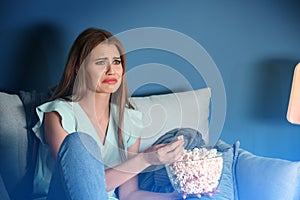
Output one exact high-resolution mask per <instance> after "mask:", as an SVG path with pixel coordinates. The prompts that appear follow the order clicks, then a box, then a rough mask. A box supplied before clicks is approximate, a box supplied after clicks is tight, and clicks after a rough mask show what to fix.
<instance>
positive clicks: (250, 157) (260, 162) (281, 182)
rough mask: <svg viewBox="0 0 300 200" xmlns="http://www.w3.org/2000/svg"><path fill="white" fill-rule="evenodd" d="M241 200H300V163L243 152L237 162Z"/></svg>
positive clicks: (241, 151)
mask: <svg viewBox="0 0 300 200" xmlns="http://www.w3.org/2000/svg"><path fill="white" fill-rule="evenodd" d="M236 182H237V188H238V195H239V199H241V200H248V199H249V200H253V199H255V200H260V199H261V200H266V199H289V200H299V199H300V162H292V161H287V160H283V159H275V158H266V157H261V156H256V155H254V154H252V153H250V152H248V151H245V150H240V154H239V156H238V160H237V163H236Z"/></svg>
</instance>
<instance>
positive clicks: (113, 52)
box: [91, 43, 120, 58]
mask: <svg viewBox="0 0 300 200" xmlns="http://www.w3.org/2000/svg"><path fill="white" fill-rule="evenodd" d="M91 57H92V58H102V57H104V58H106V57H108V58H109V57H120V53H119V50H118V48H117V47H116V45H114V44H108V43H100V44H98V45H97V46H96V47H95V48H94V49H93V50H92V52H91Z"/></svg>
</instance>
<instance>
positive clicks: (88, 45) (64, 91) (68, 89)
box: [51, 28, 133, 160]
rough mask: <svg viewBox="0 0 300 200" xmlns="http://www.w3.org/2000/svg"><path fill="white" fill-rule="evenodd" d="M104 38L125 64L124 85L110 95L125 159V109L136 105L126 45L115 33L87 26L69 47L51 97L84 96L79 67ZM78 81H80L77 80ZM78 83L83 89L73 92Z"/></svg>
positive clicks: (119, 145)
mask: <svg viewBox="0 0 300 200" xmlns="http://www.w3.org/2000/svg"><path fill="white" fill-rule="evenodd" d="M102 42H107V43H109V44H113V45H115V46H116V47H117V49H118V51H119V53H120V58H121V63H122V66H123V78H122V82H121V85H120V87H119V88H118V90H117V91H116V92H115V93H114V95H113V96H112V97H111V99H110V101H111V102H112V103H114V104H115V105H117V107H118V110H119V120H118V132H117V137H118V147H119V153H120V157H121V159H122V160H124V159H126V154H125V145H124V140H123V134H122V127H123V119H124V109H125V107H128V108H132V109H133V107H132V105H131V104H130V102H129V100H128V89H127V82H126V74H125V72H126V56H125V52H124V48H123V45H122V44H121V42H120V41H119V40H118V39H117V38H116V37H114V36H113V35H112V34H111V33H110V32H108V31H106V30H102V29H97V28H88V29H86V30H84V31H83V32H82V33H80V34H79V35H78V37H77V38H76V40H75V41H74V43H73V45H72V47H71V49H70V52H69V56H68V59H67V62H66V65H65V69H64V72H63V75H62V78H61V80H60V82H59V84H58V86H57V87H56V89H55V91H54V93H53V95H52V97H51V99H52V100H54V99H58V98H62V99H65V100H67V101H79V100H80V99H82V98H83V96H84V95H85V91H86V88H85V86H84V85H85V84H84V83H83V82H84V81H83V80H82V79H80V78H79V80H76V78H78V77H77V72H78V71H79V68H80V67H81V66H82V65H83V64H84V61H85V59H86V58H87V57H88V56H89V54H90V53H91V51H92V50H93V49H94V48H95V47H96V46H97V45H99V44H100V43H102ZM78 81H79V83H77V82H78ZM77 84H79V85H78V87H79V88H80V89H79V90H80V91H79V92H78V91H77V92H75V93H74V92H73V90H74V87H75V85H76V87H77ZM70 97H71V98H70Z"/></svg>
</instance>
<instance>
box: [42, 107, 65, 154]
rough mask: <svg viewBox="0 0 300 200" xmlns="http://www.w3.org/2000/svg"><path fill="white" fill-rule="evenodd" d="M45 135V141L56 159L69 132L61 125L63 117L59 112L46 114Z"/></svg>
mask: <svg viewBox="0 0 300 200" xmlns="http://www.w3.org/2000/svg"><path fill="white" fill-rule="evenodd" d="M44 133H45V140H46V142H47V144H48V145H49V146H50V149H51V152H52V154H53V156H54V159H56V156H57V154H58V151H59V148H60V145H61V144H62V142H63V140H64V139H65V137H66V136H67V132H66V131H65V130H64V129H63V127H62V125H61V117H60V115H59V114H58V113H57V112H48V113H45V116H44Z"/></svg>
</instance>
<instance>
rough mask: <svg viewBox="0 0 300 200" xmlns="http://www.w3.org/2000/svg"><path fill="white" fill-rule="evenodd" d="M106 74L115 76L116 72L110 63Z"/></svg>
mask: <svg viewBox="0 0 300 200" xmlns="http://www.w3.org/2000/svg"><path fill="white" fill-rule="evenodd" d="M106 73H107V74H113V73H114V70H113V67H112V63H108V64H107V66H106Z"/></svg>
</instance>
